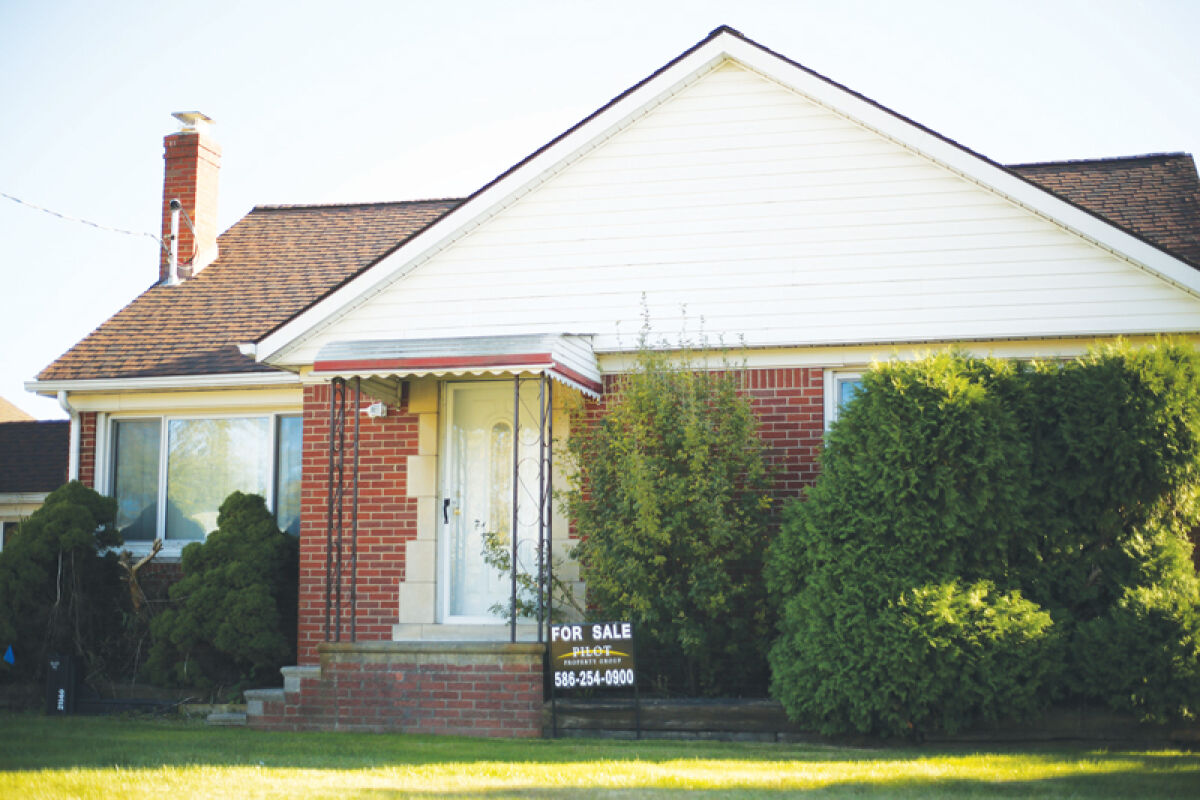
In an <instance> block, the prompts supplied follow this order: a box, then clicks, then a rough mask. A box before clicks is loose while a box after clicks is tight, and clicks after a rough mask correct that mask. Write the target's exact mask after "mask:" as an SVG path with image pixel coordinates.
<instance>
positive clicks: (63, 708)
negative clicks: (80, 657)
mask: <svg viewBox="0 0 1200 800" xmlns="http://www.w3.org/2000/svg"><path fill="white" fill-rule="evenodd" d="M75 695H76V681H75V656H51V657H50V661H49V663H48V664H47V665H46V713H47V714H52V715H61V714H74V713H75Z"/></svg>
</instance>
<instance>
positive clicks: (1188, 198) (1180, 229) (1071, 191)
mask: <svg viewBox="0 0 1200 800" xmlns="http://www.w3.org/2000/svg"><path fill="white" fill-rule="evenodd" d="M1009 169H1010V170H1012V171H1013V172H1015V173H1017V174H1018V175H1020V176H1021V177H1023V178H1026V179H1028V180H1030V181H1033V182H1034V183H1036V184H1038V185H1039V186H1041V187H1043V188H1046V189H1049V190H1050V191H1052V192H1055V193H1056V194H1059V195H1061V196H1063V197H1065V198H1066V199H1068V200H1070V201H1071V202H1073V203H1076V204H1077V205H1080V206H1083V207H1084V208H1085V209H1087V210H1089V211H1091V212H1093V213H1096V214H1099V215H1100V216H1102V217H1105V218H1106V219H1108V220H1110V221H1112V222H1115V223H1116V224H1117V225H1119V226H1121V227H1123V228H1125V229H1126V230H1128V231H1130V232H1132V233H1135V234H1137V235H1139V236H1141V237H1142V238H1144V239H1146V240H1147V241H1149V242H1150V243H1151V244H1155V245H1158V246H1159V247H1161V248H1162V249H1164V250H1166V251H1168V252H1170V253H1172V254H1174V255H1177V256H1181V257H1183V258H1185V259H1187V260H1189V261H1191V262H1192V263H1193V264H1195V265H1197V266H1200V177H1198V176H1197V174H1196V162H1195V161H1193V160H1192V157H1191V156H1190V155H1188V154H1187V153H1165V154H1156V155H1145V156H1129V157H1126V158H1104V159H1097V160H1089V161H1058V162H1048V163H1041V164H1014V165H1011V166H1009Z"/></svg>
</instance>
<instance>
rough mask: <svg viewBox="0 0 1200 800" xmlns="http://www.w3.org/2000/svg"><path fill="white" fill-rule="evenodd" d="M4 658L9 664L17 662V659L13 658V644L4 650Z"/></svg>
mask: <svg viewBox="0 0 1200 800" xmlns="http://www.w3.org/2000/svg"><path fill="white" fill-rule="evenodd" d="M4 660H5V661H7V662H8V663H9V664H15V663H16V659H14V658H13V654H12V645H11V644H10V645H9V646H8V649H7V650H5V651H4Z"/></svg>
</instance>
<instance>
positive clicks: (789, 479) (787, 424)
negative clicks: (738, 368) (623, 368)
mask: <svg viewBox="0 0 1200 800" xmlns="http://www.w3.org/2000/svg"><path fill="white" fill-rule="evenodd" d="M616 382H617V376H614V375H606V376H604V392H605V396H606V397H611V392H613V390H614V388H615V385H616ZM742 394H743V395H744V396H746V397H748V398H749V399H750V404H751V407H752V408H753V409H754V413H755V414H756V415H757V416H758V419H759V422H760V423H761V426H760V428H759V435H760V436H762V439H763V441H764V443H765V444H766V446H767V457H768V458H769V459H770V461H771V463H772V464H773V465H774V466H775V468H776V470H777V475H778V479H777V483H776V490H777V494H778V495H779V497H780V498H789V497H796V496H799V494H800V493H801V491H802V490H803V489H804V487H806V486H811V485H812V483H813V481H815V480H816V478H817V472H818V471H819V469H818V464H817V456H818V455H819V453H820V452H821V442H822V439H823V437H824V432H825V375H824V371H823V370H822V369H820V368H809V367H798V368H794V369H750V370H746V372H745V383H744V388H743V390H742ZM604 403H605V401H604V400H603V399H601V400H599V401H596V402H594V403H591V404H590V410H589V415H588V418H589V419H597V418H598V417H599V415H600V414H601V413H602V410H603V408H604Z"/></svg>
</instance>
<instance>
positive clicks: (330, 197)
mask: <svg viewBox="0 0 1200 800" xmlns="http://www.w3.org/2000/svg"><path fill="white" fill-rule="evenodd" d="M719 25H729V26H732V27H734V28H736V29H738V30H739V31H741V32H742V33H743V34H745V35H746V36H748V37H750V38H751V39H754V40H755V41H757V42H759V43H760V44H762V45H764V46H766V47H769V48H771V49H773V50H775V51H777V52H779V53H781V54H783V55H785V56H787V57H788V58H791V59H793V60H795V61H798V62H800V63H801V64H803V65H805V66H806V67H809V68H810V69H813V70H815V71H817V72H819V73H821V74H823V75H825V76H826V77H828V78H831V79H833V80H835V81H838V82H839V83H842V84H844V85H846V86H848V87H850V88H851V89H854V90H855V91H857V92H859V93H861V94H864V95H866V96H867V97H869V98H871V99H873V100H875V101H876V102H879V103H882V104H883V105H885V106H887V107H889V108H891V109H892V110H894V111H896V112H899V113H901V114H903V115H905V116H907V117H909V118H911V119H914V120H916V121H917V122H920V123H921V124H923V125H925V126H926V127H929V128H932V129H933V130H935V131H937V132H939V133H941V134H943V135H945V136H948V137H950V138H952V139H954V140H956V141H958V142H959V143H961V144H963V145H965V146H967V147H969V148H971V149H973V150H975V151H977V152H979V153H982V154H984V155H986V156H988V157H989V158H992V159H993V160H996V161H999V162H1001V163H1026V162H1034V161H1054V160H1063V159H1079V158H1103V157H1110V156H1120V155H1133V154H1139V153H1155V152H1180V151H1183V152H1189V153H1194V154H1200V47H1196V45H1195V41H1196V39H1197V37H1198V36H1200V0H1143V1H1142V2H1138V0H1038V1H1037V2H1032V1H1030V0H1004V2H992V0H973V1H968V0H943V1H941V2H934V0H904V1H903V2H888V1H886V0H791V1H790V2H785V1H784V0H775V1H773V2H766V1H761V0H738V2H729V1H726V2H716V1H715V0H685V1H683V2H673V1H668V0H664V1H663V2H656V0H639V1H638V2H627V0H605V1H604V2H596V0H591V2H576V1H575V0H556V1H554V2H550V1H547V2H541V1H536V2H535V0H503V2H482V1H479V0H454V1H450V0H444V1H443V2H428V0H421V1H420V2H416V1H415V0H392V2H384V1H383V0H339V2H329V0H322V2H308V1H307V0H288V1H287V2H283V1H282V0H236V1H234V2H227V1H226V0H205V2H191V3H178V2H162V0H155V2H140V0H113V2H105V3H97V2H94V0H0V193H3V194H6V195H12V196H14V197H17V198H20V199H21V200H22V201H24V203H17V202H14V201H12V200H9V199H8V198H5V197H0V298H3V300H4V303H3V313H0V396H3V397H5V398H6V399H8V400H9V401H11V402H13V403H15V404H16V405H17V406H19V407H21V408H23V409H24V410H26V411H27V412H28V413H30V414H33V415H34V416H36V417H38V418H42V419H51V418H62V417H64V416H65V415H64V414H63V412H62V411H61V409H59V407H58V404H57V403H56V402H55V401H54V400H52V399H44V398H38V397H36V396H35V395H33V394H30V393H28V392H27V391H25V389H24V387H23V384H24V383H25V382H26V381H28V380H31V379H33V378H34V377H35V376H36V374H37V372H38V371H39V370H41V369H42V368H43V367H44V366H46V365H47V364H49V363H50V362H51V361H53V360H54V359H55V358H56V357H58V356H59V355H60V354H61V353H63V352H65V351H66V350H67V349H69V348H70V347H71V346H72V345H73V344H74V343H75V342H77V341H79V340H80V339H82V338H83V337H84V336H86V335H87V334H88V333H89V332H91V331H92V330H93V329H95V328H96V326H98V325H99V324H100V323H102V322H103V321H104V320H105V319H106V318H108V317H109V316H111V315H112V314H113V313H115V312H116V311H118V310H119V309H120V308H122V307H123V306H125V305H126V304H127V303H129V302H130V301H131V300H133V299H134V298H135V297H136V296H137V295H138V294H140V293H141V292H142V291H144V290H145V289H146V288H148V287H149V286H150V285H151V284H152V283H153V282H154V281H155V280H156V279H157V275H158V248H159V245H158V243H157V241H155V240H154V239H153V238H152V237H151V236H146V235H145V234H146V233H156V232H157V230H158V226H159V213H160V210H159V209H160V203H161V202H162V138H163V136H165V135H167V134H169V133H172V132H174V131H175V130H176V129H177V125H176V123H175V121H174V120H173V119H172V118H171V113H172V112H175V111H201V112H203V113H205V114H207V115H208V116H210V117H212V118H213V119H214V120H215V122H216V127H215V128H214V129H213V134H214V136H215V138H216V139H217V141H218V142H219V143H220V146H221V148H222V151H223V153H222V165H221V175H220V200H219V218H220V227H221V229H222V230H224V229H225V228H228V227H229V226H231V225H232V224H233V223H234V222H236V221H237V220H238V219H239V218H241V217H242V216H243V215H245V214H246V213H247V212H249V211H250V209H251V208H253V207H254V206H255V205H262V204H273V203H327V202H354V201H380V200H410V199H419V198H433V197H457V196H463V195H466V194H468V193H470V192H471V191H473V190H474V189H476V188H478V187H479V186H481V185H483V184H484V183H486V182H487V181H488V180H490V179H491V178H493V177H495V176H496V175H497V174H499V173H501V172H503V171H504V170H505V169H506V168H507V167H509V166H511V165H512V164H514V163H515V162H517V161H518V160H520V159H521V158H523V157H524V156H525V155H527V154H528V153H530V152H532V151H533V150H535V149H537V148H538V147H539V146H540V145H542V144H544V143H545V142H546V141H547V140H549V139H550V138H552V137H553V136H555V135H557V134H558V133H560V132H561V131H563V130H564V129H566V128H568V127H569V126H571V125H572V124H574V123H575V122H577V121H578V120H579V119H581V118H582V117H584V116H586V115H587V114H589V113H590V112H591V111H593V110H595V109H596V108H598V107H599V106H601V105H603V104H604V103H605V102H607V101H608V100H609V99H611V98H612V97H614V96H615V95H617V94H619V93H620V92H622V91H624V90H625V89H626V88H628V87H629V86H631V85H632V84H634V83H636V82H637V81H639V80H641V79H642V78H644V77H646V76H647V75H649V74H650V73H651V72H653V71H654V70H656V69H658V68H659V67H660V66H662V65H663V64H665V63H666V62H667V61H669V60H671V59H672V58H674V57H675V56H676V55H678V54H679V53H681V52H682V51H684V50H685V49H687V48H688V47H690V46H691V45H693V44H694V43H696V42H697V41H699V40H700V39H702V38H704V37H705V36H706V35H707V34H708V32H709V31H711V30H712V29H714V28H716V27H718V26H719ZM28 204H33V205H36V206H40V207H43V208H47V209H51V210H53V211H56V212H58V213H60V214H64V215H67V216H69V217H73V218H77V219H82V220H86V221H90V222H94V223H97V224H99V225H102V226H105V227H104V228H97V227H93V226H90V225H87V224H84V223H82V222H77V221H71V220H64V219H62V218H60V217H56V216H52V215H50V214H47V213H45V212H43V211H39V210H36V209H34V208H32V207H31V206H30V205H28ZM109 228H116V229H121V230H125V231H132V232H134V233H135V234H137V235H129V234H125V233H118V232H115V231H112V230H108V229H109Z"/></svg>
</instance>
